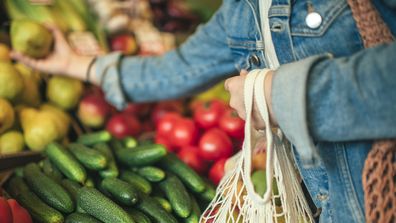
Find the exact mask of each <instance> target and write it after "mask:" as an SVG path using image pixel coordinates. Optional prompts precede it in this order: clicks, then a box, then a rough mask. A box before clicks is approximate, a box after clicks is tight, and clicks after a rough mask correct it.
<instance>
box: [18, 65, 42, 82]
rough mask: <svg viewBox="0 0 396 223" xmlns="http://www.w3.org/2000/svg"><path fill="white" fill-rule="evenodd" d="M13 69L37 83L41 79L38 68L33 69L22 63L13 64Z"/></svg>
mask: <svg viewBox="0 0 396 223" xmlns="http://www.w3.org/2000/svg"><path fill="white" fill-rule="evenodd" d="M14 67H15V69H16V70H17V71H18V72H19V73H20V74H21V75H22V76H24V77H27V78H29V79H30V80H33V81H35V82H36V83H37V84H39V83H40V81H41V79H42V78H41V76H42V74H41V73H40V71H38V70H33V69H32V68H30V67H28V66H26V65H25V64H22V63H16V64H14Z"/></svg>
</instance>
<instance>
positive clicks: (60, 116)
mask: <svg viewBox="0 0 396 223" xmlns="http://www.w3.org/2000/svg"><path fill="white" fill-rule="evenodd" d="M40 110H41V112H44V113H45V114H47V115H48V116H49V117H50V118H52V119H53V120H54V122H55V124H56V126H57V129H58V134H59V138H63V137H65V136H66V134H67V133H68V131H69V126H70V120H71V119H70V116H69V114H67V113H66V112H64V111H63V110H61V109H59V108H58V107H56V106H53V105H50V104H42V105H41V106H40Z"/></svg>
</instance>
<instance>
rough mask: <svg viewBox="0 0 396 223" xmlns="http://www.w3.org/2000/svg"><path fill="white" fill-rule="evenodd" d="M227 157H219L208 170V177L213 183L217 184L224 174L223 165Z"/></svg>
mask: <svg viewBox="0 0 396 223" xmlns="http://www.w3.org/2000/svg"><path fill="white" fill-rule="evenodd" d="M226 161H227V159H226V158H223V159H219V160H218V161H216V162H215V163H214V164H213V166H212V167H211V168H210V170H209V179H210V180H211V181H212V182H213V183H214V184H215V185H218V184H219V183H220V180H221V178H223V176H224V165H225V163H226Z"/></svg>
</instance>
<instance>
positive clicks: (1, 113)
mask: <svg viewBox="0 0 396 223" xmlns="http://www.w3.org/2000/svg"><path fill="white" fill-rule="evenodd" d="M14 120H15V114H14V109H13V108H12V105H11V104H10V102H8V101H7V100H5V99H4V98H0V134H1V133H3V132H5V131H6V130H7V129H9V128H10V127H11V126H12V125H13V124H14Z"/></svg>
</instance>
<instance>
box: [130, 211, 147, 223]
mask: <svg viewBox="0 0 396 223" xmlns="http://www.w3.org/2000/svg"><path fill="white" fill-rule="evenodd" d="M126 212H127V213H128V214H129V215H130V216H131V217H132V218H133V220H135V221H136V222H138V223H151V220H150V218H149V217H147V216H146V215H145V214H143V213H142V212H140V211H138V210H135V209H133V208H128V209H126Z"/></svg>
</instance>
